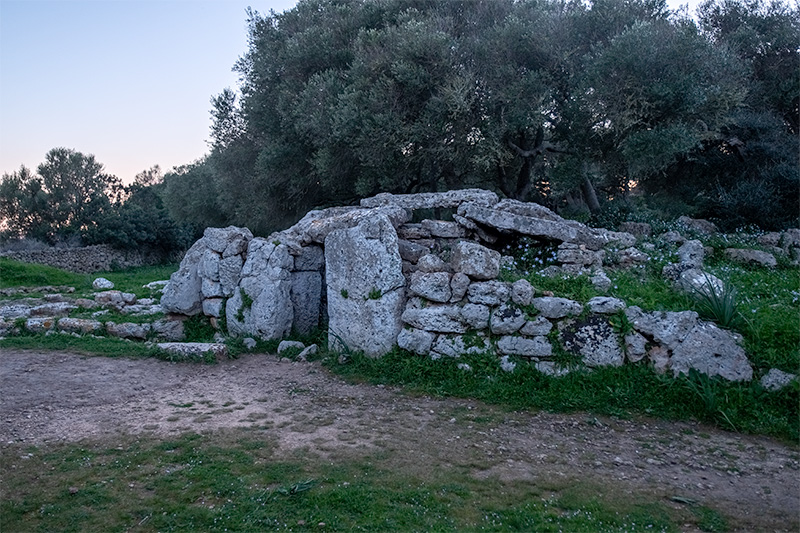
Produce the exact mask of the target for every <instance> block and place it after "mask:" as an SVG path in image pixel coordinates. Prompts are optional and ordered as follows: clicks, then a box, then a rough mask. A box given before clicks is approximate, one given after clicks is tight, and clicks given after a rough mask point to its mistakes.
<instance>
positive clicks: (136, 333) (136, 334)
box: [106, 322, 152, 340]
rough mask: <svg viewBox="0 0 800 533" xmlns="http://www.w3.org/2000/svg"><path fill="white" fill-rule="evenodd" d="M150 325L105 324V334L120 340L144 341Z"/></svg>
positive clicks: (130, 323) (128, 323) (131, 323)
mask: <svg viewBox="0 0 800 533" xmlns="http://www.w3.org/2000/svg"><path fill="white" fill-rule="evenodd" d="M151 327H152V326H151V325H150V324H134V323H133V322H121V323H119V324H118V323H116V322H106V333H108V334H109V335H111V336H112V337H119V338H120V339H137V340H144V339H146V338H147V335H148V333H150V329H151Z"/></svg>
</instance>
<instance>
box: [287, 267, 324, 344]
mask: <svg viewBox="0 0 800 533" xmlns="http://www.w3.org/2000/svg"><path fill="white" fill-rule="evenodd" d="M322 290H323V287H322V274H320V273H319V272H315V271H304V272H292V290H291V299H292V307H293V310H294V313H293V314H294V329H295V330H296V331H297V332H299V333H302V334H306V333H309V332H311V331H312V330H313V329H314V328H316V327H319V325H320V318H321V315H322V297H323V294H322Z"/></svg>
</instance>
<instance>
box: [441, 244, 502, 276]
mask: <svg viewBox="0 0 800 533" xmlns="http://www.w3.org/2000/svg"><path fill="white" fill-rule="evenodd" d="M450 263H451V264H452V265H453V270H455V271H456V272H463V273H464V274H466V275H467V276H469V277H470V278H472V279H477V280H487V279H494V278H496V277H497V275H498V274H500V252H496V251H494V250H490V249H489V248H486V247H485V246H481V245H480V244H478V243H476V242H471V241H460V242H459V243H458V244H456V245H455V247H453V255H452V257H451V259H450Z"/></svg>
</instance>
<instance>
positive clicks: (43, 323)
mask: <svg viewBox="0 0 800 533" xmlns="http://www.w3.org/2000/svg"><path fill="white" fill-rule="evenodd" d="M55 326H56V319H55V318H54V317H51V316H48V317H37V318H29V319H27V320H25V329H26V330H28V331H30V332H32V333H44V332H45V331H50V330H51V329H53V328H54V327H55Z"/></svg>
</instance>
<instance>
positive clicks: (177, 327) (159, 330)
mask: <svg viewBox="0 0 800 533" xmlns="http://www.w3.org/2000/svg"><path fill="white" fill-rule="evenodd" d="M153 332H154V333H155V334H156V337H158V338H159V339H162V340H165V341H169V342H180V341H182V340H184V339H185V338H186V334H185V333H184V330H183V321H182V320H172V319H169V318H161V319H159V320H156V321H155V322H153Z"/></svg>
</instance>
